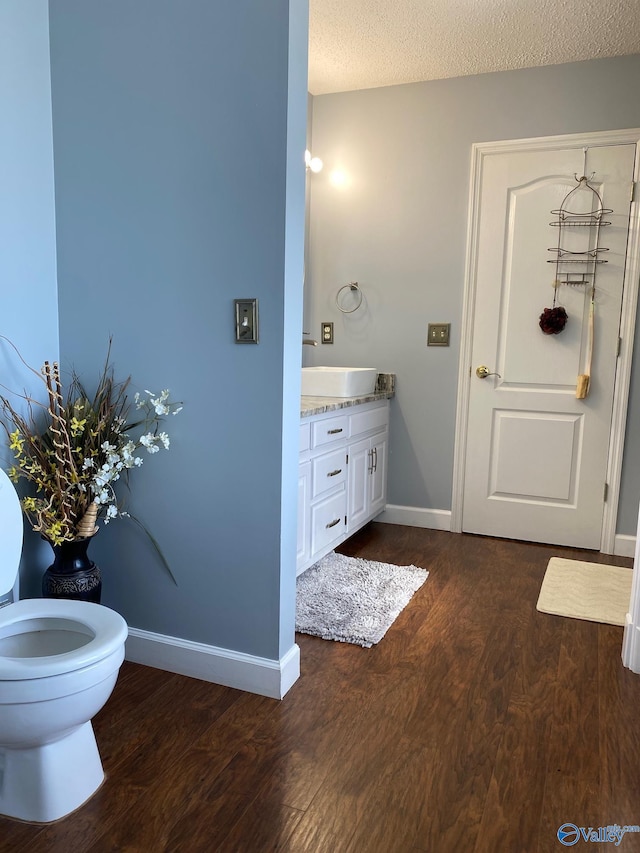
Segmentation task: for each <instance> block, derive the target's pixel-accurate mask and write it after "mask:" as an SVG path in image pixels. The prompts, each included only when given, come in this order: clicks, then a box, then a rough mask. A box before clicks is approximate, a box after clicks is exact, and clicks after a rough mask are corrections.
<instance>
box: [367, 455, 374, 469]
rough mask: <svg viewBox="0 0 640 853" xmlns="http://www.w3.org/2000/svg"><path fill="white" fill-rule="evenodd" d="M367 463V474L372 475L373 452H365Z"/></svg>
mask: <svg viewBox="0 0 640 853" xmlns="http://www.w3.org/2000/svg"><path fill="white" fill-rule="evenodd" d="M367 456H368V457H369V462H368V463H367V474H373V450H367Z"/></svg>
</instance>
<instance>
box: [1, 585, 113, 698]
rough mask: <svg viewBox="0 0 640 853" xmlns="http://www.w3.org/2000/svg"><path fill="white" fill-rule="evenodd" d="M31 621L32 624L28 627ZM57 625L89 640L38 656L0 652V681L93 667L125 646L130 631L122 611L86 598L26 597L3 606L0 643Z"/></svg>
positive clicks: (36, 677) (45, 675)
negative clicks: (94, 602) (121, 613)
mask: <svg viewBox="0 0 640 853" xmlns="http://www.w3.org/2000/svg"><path fill="white" fill-rule="evenodd" d="M29 622H33V627H26V623H29ZM25 628H26V630H25ZM56 628H59V629H60V630H67V631H74V632H76V633H79V634H85V635H86V636H87V637H88V638H89V639H88V642H86V643H85V644H84V645H81V646H80V647H79V648H76V649H72V650H71V651H67V652H63V653H61V654H51V655H43V656H36V657H13V656H11V655H3V654H2V652H0V682H2V681H30V680H32V679H38V678H49V677H51V676H60V675H63V674H64V673H71V672H76V671H77V670H80V669H84V668H85V667H90V666H92V665H94V664H97V663H99V662H100V661H102V660H104V659H105V658H107V657H109V655H111V654H112V653H114V652H116V651H117V650H118V649H120V648H122V646H123V644H124V641H125V640H126V638H127V633H128V630H127V624H126V622H125V621H124V619H123V618H122V616H120V614H119V613H116V612H115V610H110V609H109V608H108V607H105V606H104V605H102V604H92V603H90V602H87V601H69V600H66V599H47V598H45V599H40V598H27V599H23V600H22V601H17V602H16V603H15V604H9V605H8V606H6V607H3V608H1V609H0V645H1V643H2V639H3V638H6V637H11V636H15V635H17V634H21V633H30V632H31V631H37V630H39V629H40V630H43V629H44V630H52V629H53V630H55V629H56ZM21 629H22V630H21Z"/></svg>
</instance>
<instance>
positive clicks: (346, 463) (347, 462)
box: [344, 453, 349, 465]
mask: <svg viewBox="0 0 640 853" xmlns="http://www.w3.org/2000/svg"><path fill="white" fill-rule="evenodd" d="M344 464H345V465H348V464H349V454H348V453H347V461H346V462H345V463H344Z"/></svg>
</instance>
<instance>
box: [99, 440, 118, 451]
mask: <svg viewBox="0 0 640 853" xmlns="http://www.w3.org/2000/svg"><path fill="white" fill-rule="evenodd" d="M100 449H101V450H104V452H105V453H110V452H111V451H112V450H115V449H116V446H115V444H109V442H108V441H103V442H102V444H101V445H100Z"/></svg>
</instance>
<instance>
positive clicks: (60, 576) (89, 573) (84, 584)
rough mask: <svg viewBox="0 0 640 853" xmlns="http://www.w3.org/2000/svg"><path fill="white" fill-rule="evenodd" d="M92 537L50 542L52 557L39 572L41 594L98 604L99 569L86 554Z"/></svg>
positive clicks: (48, 596) (100, 587)
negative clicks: (58, 542)
mask: <svg viewBox="0 0 640 853" xmlns="http://www.w3.org/2000/svg"><path fill="white" fill-rule="evenodd" d="M91 539H92V537H91V536H87V537H86V538H84V539H74V540H73V542H62V543H61V544H60V545H52V546H51V547H52V548H53V554H54V560H53V563H52V564H51V565H50V566H49V568H48V569H47V570H46V572H45V573H44V575H43V576H42V595H43V596H44V598H69V599H72V600H73V601H92V602H94V603H95V604H100V594H101V592H102V578H101V575H100V569H99V568H98V566H96V564H95V563H94V562H93V560H90V559H89V556H88V555H87V548H88V547H89V542H91Z"/></svg>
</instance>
